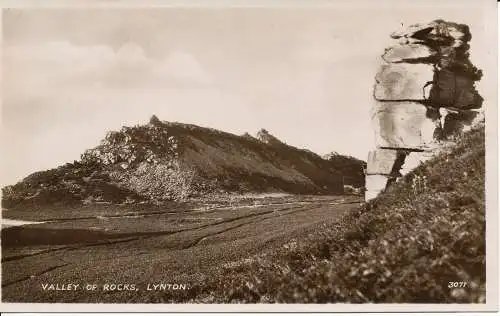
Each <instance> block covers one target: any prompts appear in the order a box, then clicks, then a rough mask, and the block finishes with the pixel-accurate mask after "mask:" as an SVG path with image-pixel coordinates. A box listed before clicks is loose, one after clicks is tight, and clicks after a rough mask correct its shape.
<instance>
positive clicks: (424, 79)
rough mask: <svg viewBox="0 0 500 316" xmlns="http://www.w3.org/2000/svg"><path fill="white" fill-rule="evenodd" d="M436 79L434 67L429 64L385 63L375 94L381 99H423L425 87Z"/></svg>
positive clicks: (377, 80)
mask: <svg viewBox="0 0 500 316" xmlns="http://www.w3.org/2000/svg"><path fill="white" fill-rule="evenodd" d="M433 79H434V67H433V66H432V65H429V64H409V63H397V64H394V63H393V64H385V65H382V66H381V67H380V70H379V72H378V73H377V75H376V77H375V80H376V84H375V91H374V96H375V99H376V100H379V101H402V100H412V101H423V100H425V99H427V98H428V96H426V95H424V87H426V86H427V85H429V84H431V83H432V82H433Z"/></svg>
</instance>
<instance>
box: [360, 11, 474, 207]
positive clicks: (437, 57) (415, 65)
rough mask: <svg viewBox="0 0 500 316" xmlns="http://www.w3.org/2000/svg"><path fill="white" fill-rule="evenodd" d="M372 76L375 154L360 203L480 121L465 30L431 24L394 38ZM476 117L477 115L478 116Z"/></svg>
mask: <svg viewBox="0 0 500 316" xmlns="http://www.w3.org/2000/svg"><path fill="white" fill-rule="evenodd" d="M391 37H392V38H393V39H395V40H396V41H397V42H396V43H395V44H394V45H393V46H391V47H388V48H386V49H385V52H384V53H383V55H382V56H381V58H382V64H381V66H380V68H379V71H378V72H377V74H376V76H375V85H374V91H373V96H374V103H373V107H372V110H371V120H372V126H373V129H374V132H375V148H376V149H375V150H372V151H370V152H369V154H368V165H367V169H366V194H365V199H366V200H370V199H373V198H375V197H376V196H377V195H378V194H379V193H380V192H382V191H383V190H384V189H385V188H386V187H387V186H388V185H390V183H392V182H393V181H394V180H395V179H397V178H398V177H400V176H402V175H404V174H407V173H408V172H410V171H411V170H413V169H414V168H416V167H417V166H418V165H420V164H421V163H422V162H424V161H426V160H428V159H431V158H432V157H433V156H434V155H435V154H436V153H437V152H438V151H439V150H440V148H442V147H443V146H444V144H449V143H450V142H452V141H453V139H454V137H456V136H457V135H460V134H461V133H463V132H464V131H466V130H468V129H470V127H471V125H472V124H475V123H477V122H478V118H480V117H481V115H480V114H481V112H480V111H478V110H477V109H480V108H481V106H482V103H483V98H482V97H481V96H480V95H479V93H478V92H477V90H476V88H475V86H474V85H475V82H476V81H478V80H480V79H481V76H482V72H481V70H479V69H477V68H476V67H475V66H474V65H472V63H471V62H470V60H469V52H468V50H469V44H468V42H469V40H470V39H471V34H470V31H469V27H468V26H467V25H464V24H458V23H453V22H446V21H443V20H435V21H433V22H431V23H428V24H415V25H411V26H409V27H408V28H406V29H403V30H400V31H397V32H394V33H392V34H391ZM478 114H479V115H478Z"/></svg>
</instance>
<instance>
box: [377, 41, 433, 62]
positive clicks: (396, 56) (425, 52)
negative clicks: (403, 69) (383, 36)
mask: <svg viewBox="0 0 500 316" xmlns="http://www.w3.org/2000/svg"><path fill="white" fill-rule="evenodd" d="M436 54H437V52H436V51H435V50H433V49H432V48H430V47H429V46H426V45H423V44H419V43H412V44H406V45H396V46H392V47H389V48H387V49H386V50H385V53H384V55H382V58H383V59H384V60H385V61H386V62H388V63H400V62H416V61H421V62H432V61H433V60H435V57H436Z"/></svg>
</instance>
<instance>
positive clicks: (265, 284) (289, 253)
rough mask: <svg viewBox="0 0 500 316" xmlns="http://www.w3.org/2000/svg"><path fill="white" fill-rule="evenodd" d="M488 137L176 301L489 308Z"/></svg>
mask: <svg viewBox="0 0 500 316" xmlns="http://www.w3.org/2000/svg"><path fill="white" fill-rule="evenodd" d="M484 137H485V135H484V125H483V127H480V128H476V129H474V130H472V131H471V132H468V133H467V134H465V135H464V136H463V137H461V139H460V140H459V141H458V145H457V147H455V148H454V149H453V150H452V151H451V152H444V153H442V154H440V155H439V156H438V157H436V158H434V159H432V160H430V161H428V162H427V163H425V164H423V165H421V166H420V167H418V168H417V169H416V170H414V171H413V172H411V173H410V174H408V175H406V176H405V177H403V178H402V179H401V180H400V181H398V183H396V184H395V185H393V186H392V187H390V188H389V189H387V191H386V192H384V193H382V194H381V195H380V196H379V197H378V198H376V199H375V200H372V201H371V202H369V203H366V204H364V206H362V207H361V208H360V209H358V210H355V211H352V212H350V213H349V214H347V215H346V216H344V218H343V219H342V220H341V221H340V222H338V223H335V224H330V225H326V224H325V225H324V227H323V228H322V229H320V230H318V231H316V232H314V233H311V234H309V235H308V236H304V237H303V238H300V237H299V238H296V239H292V240H291V241H290V242H288V243H287V244H285V245H283V246H282V247H277V248H275V249H273V250H271V251H268V252H266V253H264V254H258V255H255V256H252V257H249V258H245V259H241V260H238V261H235V262H233V263H231V264H228V265H225V266H223V267H221V268H220V269H219V270H218V272H217V277H211V278H209V281H207V282H206V283H204V284H203V285H199V286H197V287H193V288H192V289H191V291H190V292H189V293H185V296H182V297H179V298H177V299H176V300H183V299H188V300H190V299H191V298H192V297H196V299H195V300H194V301H196V302H210V303H217V302H261V303H273V302H279V303H285V302H288V303H326V302H351V303H364V302H379V303H380V302H385V303H391V302H397V303H423V302H425V303H434V302H435V303H484V302H485V282H486V274H485V273H486V272H485V182H484V179H485V160H484V158H485V146H484V144H485V143H484V140H485V138H484ZM450 282H451V283H452V285H451V286H450ZM454 282H457V284H459V283H458V282H465V286H463V287H461V286H453V283H454ZM190 301H192V300H190Z"/></svg>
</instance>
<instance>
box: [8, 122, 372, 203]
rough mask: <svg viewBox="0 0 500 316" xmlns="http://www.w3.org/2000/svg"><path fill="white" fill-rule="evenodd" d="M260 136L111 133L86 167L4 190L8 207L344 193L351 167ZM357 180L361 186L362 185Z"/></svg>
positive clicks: (199, 130)
mask: <svg viewBox="0 0 500 316" xmlns="http://www.w3.org/2000/svg"><path fill="white" fill-rule="evenodd" d="M256 136H257V137H252V136H250V135H249V134H246V135H243V136H237V135H234V134H230V133H226V132H222V131H218V130H215V129H210V128H204V127H199V126H196V125H188V124H181V123H170V122H163V121H160V120H159V119H158V118H157V117H156V116H153V117H152V118H151V120H150V122H149V123H148V124H145V125H138V126H134V127H123V128H122V129H121V130H120V131H113V132H109V133H108V134H107V135H106V137H105V138H104V139H103V140H102V141H101V143H100V144H99V145H98V146H97V147H95V148H93V149H89V150H87V151H85V152H84V153H83V154H82V155H81V160H80V161H74V162H73V163H68V164H65V165H63V166H60V167H58V168H55V169H51V170H47V171H41V172H36V173H34V174H31V175H30V176H28V177H26V178H25V179H23V180H22V181H21V182H19V183H17V184H15V185H13V186H8V187H6V188H3V201H2V202H3V206H4V207H7V208H10V207H14V206H16V205H26V204H30V205H32V206H37V205H43V204H47V203H49V204H53V203H63V204H65V203H66V204H67V203H69V204H73V203H76V204H78V203H82V202H83V203H85V204H88V203H96V202H98V203H134V202H139V201H166V200H176V201H178V200H186V199H189V198H193V197H209V196H212V195H216V194H225V193H228V192H235V193H247V192H252V193H254V192H285V193H292V194H342V193H343V183H342V180H343V179H342V178H343V176H346V175H347V176H348V178H350V177H352V176H354V178H356V181H357V183H361V181H363V176H362V175H361V174H353V175H351V169H349V168H347V169H346V168H344V164H337V162H336V161H335V162H333V163H332V161H326V160H324V159H323V158H321V157H320V156H318V155H317V154H315V153H312V152H310V151H308V150H303V149H297V148H295V147H292V146H289V145H287V144H285V143H283V142H281V141H279V140H278V139H277V138H276V137H274V136H272V135H271V134H270V133H269V132H268V131H266V130H264V129H263V130H261V131H259V132H258V133H257V135H256ZM356 181H355V182H356Z"/></svg>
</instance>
